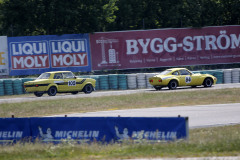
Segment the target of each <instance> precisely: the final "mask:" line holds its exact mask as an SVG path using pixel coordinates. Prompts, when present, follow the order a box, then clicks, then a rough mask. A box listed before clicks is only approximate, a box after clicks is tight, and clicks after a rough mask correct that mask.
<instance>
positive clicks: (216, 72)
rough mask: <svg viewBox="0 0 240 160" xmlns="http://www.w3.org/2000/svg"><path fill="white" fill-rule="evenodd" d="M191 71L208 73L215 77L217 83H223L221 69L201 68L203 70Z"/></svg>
mask: <svg viewBox="0 0 240 160" xmlns="http://www.w3.org/2000/svg"><path fill="white" fill-rule="evenodd" d="M193 73H201V74H210V75H213V76H215V77H216V78H217V84H221V83H223V71H221V70H203V71H194V72H193Z"/></svg>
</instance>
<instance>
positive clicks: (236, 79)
mask: <svg viewBox="0 0 240 160" xmlns="http://www.w3.org/2000/svg"><path fill="white" fill-rule="evenodd" d="M239 72H240V69H239V68H235V69H233V70H232V83H239Z"/></svg>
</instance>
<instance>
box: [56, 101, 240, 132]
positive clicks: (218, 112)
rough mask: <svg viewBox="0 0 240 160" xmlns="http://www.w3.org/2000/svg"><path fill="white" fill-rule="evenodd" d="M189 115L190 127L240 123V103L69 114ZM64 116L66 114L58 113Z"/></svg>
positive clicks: (110, 115) (93, 115)
mask: <svg viewBox="0 0 240 160" xmlns="http://www.w3.org/2000/svg"><path fill="white" fill-rule="evenodd" d="M179 115H180V116H181V117H188V118H189V128H205V127H212V126H222V125H233V124H240V116H239V115H240V103H231V104H214V105H198V106H176V107H159V108H146V109H128V110H114V111H101V112H88V113H75V114H68V115H67V116H68V117H117V116H121V117H177V116H179ZM56 116H57V117H63V116H65V115H56Z"/></svg>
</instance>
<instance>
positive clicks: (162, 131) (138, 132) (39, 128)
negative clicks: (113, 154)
mask: <svg viewBox="0 0 240 160" xmlns="http://www.w3.org/2000/svg"><path fill="white" fill-rule="evenodd" d="M26 119H28V120H29V123H30V124H27V123H24V124H22V122H20V121H19V122H17V123H16V127H18V126H19V124H21V125H23V126H24V125H25V127H26V128H27V127H29V130H31V132H26V133H28V134H24V136H26V137H32V139H33V140H34V139H38V140H41V141H43V142H54V143H58V142H61V141H62V140H66V139H68V140H70V139H71V140H74V141H78V142H89V141H104V142H112V141H113V142H115V141H123V140H133V141H139V140H147V141H153V142H156V141H172V140H176V139H184V138H187V137H188V127H187V126H188V125H187V123H186V119H185V118H183V117H176V118H141V117H134V118H132V117H82V118H79V117H56V118H53V117H49V118H26ZM8 125H9V122H6V123H5V125H4V126H1V128H0V135H1V134H2V135H3V132H4V135H6V134H8V133H7V131H8V132H9V134H10V132H11V134H13V133H12V132H17V131H18V130H17V129H15V128H16V127H15V125H14V123H12V122H11V125H13V127H12V129H11V128H9V127H8ZM6 128H7V129H6ZM23 128H24V127H23ZM5 130H6V131H5ZM5 132H6V133H5ZM15 134H16V133H15ZM2 137H4V138H8V137H7V136H2ZM22 137H23V134H22V136H21V138H22ZM9 138H11V136H10V137H9ZM6 140H7V139H6ZM10 140H11V139H10Z"/></svg>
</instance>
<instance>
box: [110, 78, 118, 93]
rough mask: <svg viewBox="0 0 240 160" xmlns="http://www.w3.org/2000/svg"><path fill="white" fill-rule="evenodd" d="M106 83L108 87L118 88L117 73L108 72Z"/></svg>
mask: <svg viewBox="0 0 240 160" xmlns="http://www.w3.org/2000/svg"><path fill="white" fill-rule="evenodd" d="M108 83H109V89H114V90H117V89H118V75H117V74H109V75H108Z"/></svg>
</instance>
